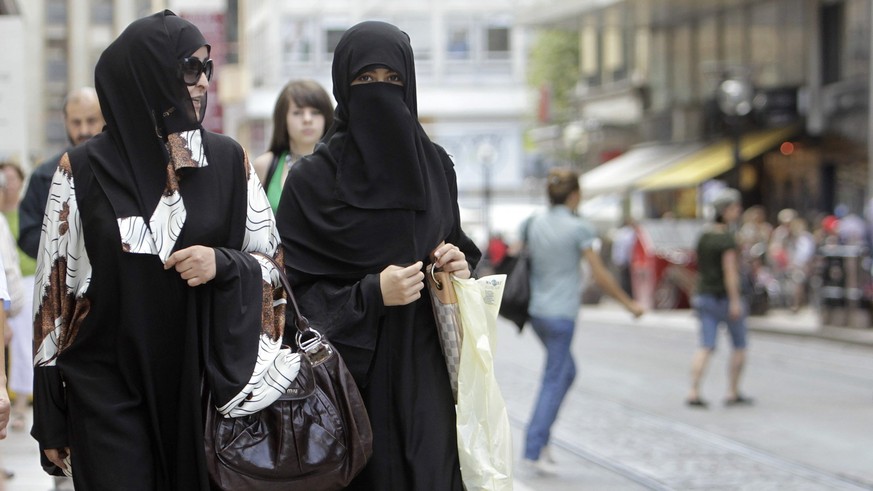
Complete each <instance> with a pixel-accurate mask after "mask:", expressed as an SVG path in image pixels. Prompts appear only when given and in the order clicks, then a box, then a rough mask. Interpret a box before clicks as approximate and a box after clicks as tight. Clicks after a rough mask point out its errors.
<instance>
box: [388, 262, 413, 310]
mask: <svg viewBox="0 0 873 491" xmlns="http://www.w3.org/2000/svg"><path fill="white" fill-rule="evenodd" d="M421 266H422V263H421V261H418V262H417V263H415V264H413V265H412V266H406V267H403V266H395V265H393V264H392V265H391V266H388V267H387V268H385V269H384V270H382V272H381V273H379V287H380V288H381V289H382V303H384V304H385V306H386V307H391V306H395V305H409V304H411V303H412V302H414V301H416V300H418V299H419V298H421V290H422V289H423V288H424V273H423V272H422V271H421Z"/></svg>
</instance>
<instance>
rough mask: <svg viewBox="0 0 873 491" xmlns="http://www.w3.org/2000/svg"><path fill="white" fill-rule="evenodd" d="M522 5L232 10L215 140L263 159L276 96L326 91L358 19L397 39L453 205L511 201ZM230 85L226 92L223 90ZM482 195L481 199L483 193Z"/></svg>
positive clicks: (414, 2)
mask: <svg viewBox="0 0 873 491" xmlns="http://www.w3.org/2000/svg"><path fill="white" fill-rule="evenodd" d="M528 3H530V2H529V1H526V0H481V1H478V2H469V1H467V0H381V1H378V2H375V1H360V0H322V1H320V2H288V1H281V0H259V1H251V0H250V1H240V2H239V22H240V29H239V33H240V39H239V43H240V44H239V63H238V65H237V66H230V67H225V69H224V74H223V75H222V76H223V77H225V78H224V79H223V81H222V82H221V91H220V94H221V98H222V105H223V109H224V117H225V132H226V133H228V134H230V135H231V136H234V137H236V138H237V139H238V140H239V141H241V142H242V143H243V145H244V146H245V147H246V148H247V149H248V150H249V152H250V153H251V154H253V155H258V154H259V153H261V152H263V151H265V150H266V148H267V146H268V144H269V139H270V135H271V132H272V113H273V106H274V104H275V101H276V98H277V96H278V94H279V92H280V91H281V88H282V87H283V86H284V85H285V84H286V83H287V82H288V81H290V80H293V79H298V78H310V79H315V80H317V81H318V82H320V83H321V84H322V85H323V86H324V87H325V88H326V89H327V91H328V92H329V93H330V92H331V91H332V82H331V63H332V60H333V50H334V47H335V46H336V43H337V42H338V41H339V38H340V37H341V36H342V34H343V32H344V31H345V30H346V29H347V28H349V27H351V26H352V25H354V24H356V23H358V22H360V21H363V20H383V21H387V22H390V23H393V24H395V25H397V26H398V27H400V28H401V29H403V30H404V31H405V32H407V33H408V34H409V36H410V38H411V41H412V46H413V49H414V51H415V57H416V59H415V63H416V77H417V82H418V113H419V118H420V120H421V122H422V124H423V126H424V127H425V129H426V131H427V132H428V134H429V135H430V136H431V138H432V139H433V140H434V141H435V142H437V143H439V144H440V145H443V146H444V147H445V148H446V150H447V151H448V152H449V154H451V155H452V156H453V158H454V161H455V168H456V171H457V174H458V186H459V191H460V193H461V195H462V200H465V201H467V202H468V203H469V204H470V207H471V208H476V207H479V205H480V203H481V201H482V199H483V194H484V193H486V192H488V193H490V192H493V195H494V199H495V200H512V199H515V198H516V197H517V196H518V190H519V188H520V187H521V186H522V185H523V180H522V161H523V152H524V150H523V144H522V142H523V135H524V131H525V129H526V126H527V115H528V114H530V112H531V107H532V106H531V102H530V97H529V95H528V93H529V90H528V88H527V84H526V53H527V38H526V30H525V29H523V28H520V27H518V24H519V22H518V12H519V9H520V7H521V6H523V5H525V4H528ZM228 79H232V80H233V82H232V83H228ZM485 189H487V190H488V191H484V190H485Z"/></svg>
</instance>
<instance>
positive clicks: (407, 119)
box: [277, 22, 457, 277]
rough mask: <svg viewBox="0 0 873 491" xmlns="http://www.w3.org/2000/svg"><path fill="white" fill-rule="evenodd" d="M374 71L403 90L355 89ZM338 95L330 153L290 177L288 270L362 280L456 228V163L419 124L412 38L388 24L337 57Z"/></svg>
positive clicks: (359, 34) (354, 35)
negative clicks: (383, 71) (388, 73)
mask: <svg viewBox="0 0 873 491" xmlns="http://www.w3.org/2000/svg"><path fill="white" fill-rule="evenodd" d="M375 67H384V68H389V69H391V70H393V71H395V72H397V73H398V75H399V76H400V78H401V79H402V81H403V86H402V87H400V86H397V85H393V84H390V83H369V84H360V85H355V86H351V82H352V81H353V80H354V79H355V78H356V76H357V75H359V74H360V73H361V72H362V71H366V70H365V69H372V68H375ZM333 93H334V97H335V98H336V100H337V108H336V119H335V121H334V124H333V126H332V127H331V129H330V130H329V131H328V133H327V135H326V136H325V139H324V142H325V144H321V145H319V146H318V147H317V148H316V151H315V153H314V154H313V155H311V156H309V157H305V158H303V159H301V160H300V161H299V162H298V163H297V164H295V166H294V167H292V168H291V171H290V173H289V177H288V181H287V182H286V185H285V189H284V192H283V194H282V199H281V201H280V204H279V210H278V212H277V221H278V222H279V232H280V234H281V235H282V241H283V244H284V245H285V247H286V250H287V251H288V252H287V253H286V256H285V258H286V264H287V265H289V268H290V271H293V270H294V269H297V270H299V271H302V272H305V273H310V274H330V275H343V274H348V275H350V276H353V277H357V276H360V275H361V274H364V273H373V272H378V271H381V270H382V269H383V268H384V267H385V266H387V265H389V264H403V263H406V264H409V263H412V262H415V261H417V260H426V259H427V255H428V254H429V253H430V252H431V251H432V250H433V249H434V248H435V247H437V245H439V243H440V241H442V240H446V239H447V238H448V235H449V233H450V232H451V230H452V229H453V227H455V226H456V224H457V216H456V215H457V202H456V197H453V195H452V192H451V191H450V190H451V189H453V188H454V185H455V183H454V172H453V170H452V163H451V160H449V158H448V156H447V155H446V154H445V151H443V150H442V149H441V148H439V147H438V146H437V145H435V144H434V143H433V142H431V141H430V139H429V138H428V136H427V134H426V133H425V131H424V129H423V128H422V127H421V125H420V124H419V122H418V107H417V101H416V84H415V64H414V59H413V53H412V46H411V44H410V41H409V36H407V35H406V33H404V32H403V31H401V30H400V29H398V28H397V27H395V26H393V25H391V24H387V23H384V22H363V23H360V24H357V25H355V26H354V27H352V28H350V29H349V30H348V31H346V32H345V34H344V35H343V37H342V38H341V39H340V41H339V43H338V44H337V47H336V50H335V52H334V60H333ZM448 175H451V176H452V177H451V183H450V182H449V180H450V179H447V176H448ZM292 274H293V273H292Z"/></svg>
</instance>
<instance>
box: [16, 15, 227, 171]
mask: <svg viewBox="0 0 873 491" xmlns="http://www.w3.org/2000/svg"><path fill="white" fill-rule="evenodd" d="M164 8H172V9H174V10H176V11H177V13H179V14H180V15H184V14H185V13H186V12H187V13H189V14H190V15H189V17H190V16H200V17H199V18H198V19H195V20H198V21H201V22H202V21H203V20H204V19H208V17H206V14H213V15H214V14H215V13H218V15H220V16H223V15H224V14H223V12H224V11H225V2H224V1H223V0H175V1H174V0H87V1H86V0H2V1H0V22H4V24H2V25H3V26H4V32H3V40H4V42H3V44H2V53H0V56H2V57H3V58H2V59H3V60H7V59H9V60H10V61H9V62H5V61H4V63H2V64H3V66H4V67H5V69H8V70H9V73H10V76H8V77H6V76H4V77H2V82H0V83H4V85H3V88H4V94H3V96H2V98H0V104H2V106H0V109H2V113H3V115H4V116H3V120H2V121H0V124H3V123H4V122H7V123H8V126H9V127H10V129H11V130H12V131H4V132H3V135H4V136H0V158H5V155H14V159H15V160H18V161H20V162H21V163H22V164H23V166H24V167H25V168H28V167H30V166H32V165H36V164H37V163H39V162H40V161H41V160H42V159H43V158H46V157H48V156H49V155H52V154H55V153H57V152H58V151H60V150H61V149H63V148H65V147H66V146H67V145H68V141H67V135H66V131H65V129H64V123H63V102H64V97H65V96H66V94H67V92H69V91H70V90H71V89H73V88H77V87H81V86H85V85H90V86H93V85H94V67H95V65H96V64H97V60H98V58H99V57H100V54H101V53H102V52H103V50H104V49H105V48H106V46H108V45H109V43H110V42H112V40H113V39H115V38H116V37H117V36H118V34H120V33H121V31H122V30H124V28H125V27H127V25H128V24H129V23H130V22H132V21H134V20H136V19H138V18H140V17H143V16H145V15H148V14H151V13H154V12H157V11H160V10H161V9H164ZM221 23H222V25H223V20H222V22H221ZM7 36H8V39H7ZM213 39H214V38H213ZM223 41H224V40H223V39H216V40H215V43H218V44H222V43H223ZM9 80H12V81H13V83H12V84H10V85H9V86H8V88H7V85H6V83H7V82H8V81H9ZM214 101H216V102H217V101H218V98H217V94H216V98H215V99H214ZM214 110H215V109H214V108H213V109H212V111H214ZM211 119H213V118H211ZM4 128H6V126H4ZM214 129H217V128H214ZM4 138H5V139H4ZM7 141H8V143H7ZM19 149H20V150H19Z"/></svg>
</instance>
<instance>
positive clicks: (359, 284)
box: [277, 146, 481, 490]
mask: <svg viewBox="0 0 873 491" xmlns="http://www.w3.org/2000/svg"><path fill="white" fill-rule="evenodd" d="M319 149H320V150H319V151H317V152H316V154H314V155H313V156H310V157H306V158H304V159H302V160H301V161H300V162H298V164H297V165H295V166H294V167H293V168H292V169H291V172H290V174H289V178H288V181H287V182H286V186H285V190H284V192H283V194H282V199H281V200H280V202H279V210H278V213H277V226H278V228H279V233H280V235H281V237H282V244H283V248H284V256H285V261H286V272H287V274H288V275H289V278H290V280H291V283H292V285H293V287H294V293H295V295H296V297H297V301H298V303H299V304H300V309H301V310H302V312H303V315H304V316H306V317H307V318H308V319H309V320H310V321H311V322H312V324H313V326H314V327H315V328H316V329H318V330H323V332H324V333H325V334H326V335H327V337H328V339H329V340H330V341H331V342H332V343H334V345H336V347H337V349H338V350H339V352H340V354H341V355H342V356H343V359H344V360H345V362H346V364H347V365H348V367H349V369H350V370H351V372H352V374H353V375H354V376H355V379H356V380H357V381H358V384H359V386H360V387H361V392H362V395H363V397H364V402H365V404H366V405H367V410H368V412H369V415H370V422H371V425H372V427H373V445H374V448H373V457H372V458H371V460H370V462H369V464H368V466H367V467H366V468H365V469H364V471H363V472H362V474H361V475H360V476H358V478H357V479H356V480H355V481H353V483H352V485H351V487H350V489H367V490H372V489H386V490H393V489H405V490H407V489H408V490H423V489H432V490H453V489H457V490H460V489H462V487H461V476H460V470H459V463H458V450H457V438H456V430H455V407H454V401H453V398H452V390H451V386H450V383H449V378H448V372H447V370H446V364H445V359H444V358H443V355H442V351H441V348H440V344H439V339H438V337H437V329H436V323H435V321H434V316H433V311H432V310H431V305H430V301H429V299H428V294H427V292H426V291H422V298H420V299H419V300H418V301H416V302H414V303H412V304H410V305H406V306H400V307H385V306H384V305H383V302H382V295H381V289H380V284H379V273H380V272H381V271H382V270H383V269H384V268H385V267H387V266H388V265H389V264H411V263H413V262H415V261H418V260H421V261H423V262H424V263H425V264H428V263H429V259H428V255H429V253H430V251H432V250H433V249H435V248H436V247H437V246H438V245H439V243H440V241H442V240H445V241H446V242H449V243H452V244H455V245H457V246H459V247H460V248H461V249H462V250H463V251H464V253H465V255H466V257H467V260H468V261H469V262H470V264H471V267H473V266H475V265H476V263H477V262H478V260H479V258H480V255H481V254H480V252H479V250H478V249H477V248H476V246H475V245H474V244H473V243H472V241H470V239H469V238H468V237H467V236H466V235H465V234H464V232H463V231H462V230H461V226H460V218H459V211H458V206H457V184H456V178H455V172H454V168H453V166H452V163H451V161H450V160H449V158H448V156H447V155H446V154H445V152H442V149H440V153H441V155H442V157H443V164H444V174H443V175H442V176H439V177H440V178H441V179H443V180H444V182H445V183H446V185H447V188H448V189H449V193H448V195H447V196H446V197H447V198H449V199H451V203H452V205H450V206H449V209H450V210H451V211H450V213H449V214H448V215H447V216H436V215H434V214H433V213H429V212H426V211H425V212H416V211H411V210H361V209H356V208H354V207H352V206H350V205H346V204H344V203H342V202H340V201H339V200H336V199H335V198H334V197H333V195H332V185H331V184H332V183H333V182H334V178H333V175H334V172H335V167H334V166H333V165H332V164H331V163H330V161H329V159H325V158H322V156H324V153H323V152H326V151H327V147H326V146H320V147H319ZM320 209H326V210H330V214H332V216H335V217H336V218H337V222H342V223H351V222H358V223H360V227H361V230H360V242H359V243H357V245H355V244H354V243H349V244H345V245H344V244H337V243H336V240H335V237H332V236H331V232H329V231H327V230H326V228H328V227H326V226H325V224H324V223H323V222H322V219H323V215H321V213H320V212H319V211H318V210H320ZM343 217H345V218H343ZM378 224H381V228H380V227H379V225H378ZM404 230H417V231H419V235H420V236H421V235H423V236H424V237H428V238H427V239H424V240H423V241H421V242H417V237H416V235H414V234H413V235H404V234H403V233H395V231H404ZM422 231H429V232H428V233H423V232H422ZM395 243H401V245H400V246H397V247H395V246H394V245H393V244H395ZM345 247H351V248H357V251H356V252H357V254H354V253H348V254H346V252H348V251H345V250H344V248H345ZM376 249H381V250H382V251H384V250H386V249H396V252H395V253H396V254H397V256H396V257H394V258H393V261H389V262H386V263H384V264H374V265H372V266H367V267H360V266H357V265H353V264H347V265H345V267H344V265H343V264H342V262H343V258H348V257H352V256H361V257H365V256H366V252H367V251H375V250H376ZM377 254H380V253H377V252H374V253H373V255H374V256H376V255H377ZM288 318H290V317H288ZM289 329H290V330H289ZM286 332H288V333H292V332H293V327H290V326H286ZM286 342H288V341H286Z"/></svg>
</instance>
